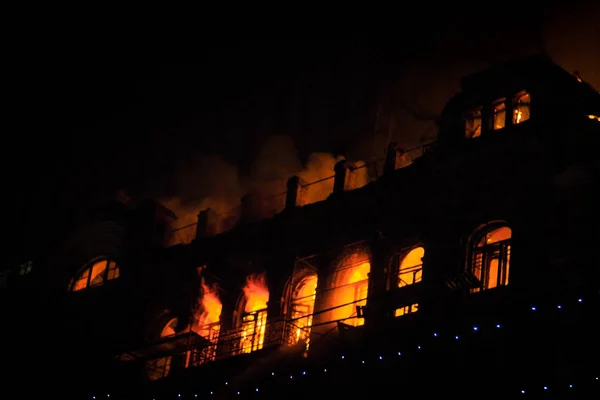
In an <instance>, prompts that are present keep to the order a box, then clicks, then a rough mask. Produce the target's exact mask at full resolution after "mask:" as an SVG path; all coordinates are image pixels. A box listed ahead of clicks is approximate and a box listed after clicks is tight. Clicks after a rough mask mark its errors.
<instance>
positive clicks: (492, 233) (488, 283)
mask: <svg viewBox="0 0 600 400" xmlns="http://www.w3.org/2000/svg"><path fill="white" fill-rule="evenodd" d="M511 234H512V232H511V229H510V228H509V227H508V226H503V225H499V224H490V225H487V226H486V227H484V228H482V229H480V230H479V231H477V232H476V233H475V235H474V236H473V237H472V240H471V242H470V246H471V249H470V269H471V272H472V273H473V275H474V276H475V278H477V280H478V281H479V287H476V288H474V289H473V290H472V291H473V292H479V291H480V290H486V289H493V288H495V287H498V286H505V285H507V284H508V274H509V269H510V241H511Z"/></svg>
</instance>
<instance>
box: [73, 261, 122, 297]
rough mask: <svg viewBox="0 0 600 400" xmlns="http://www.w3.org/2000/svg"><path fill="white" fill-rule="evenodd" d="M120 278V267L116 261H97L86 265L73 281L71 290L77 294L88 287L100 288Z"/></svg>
mask: <svg viewBox="0 0 600 400" xmlns="http://www.w3.org/2000/svg"><path fill="white" fill-rule="evenodd" d="M118 277H119V265H118V264H117V263H116V262H115V261H114V260H110V259H106V258H102V259H96V260H94V261H92V262H90V263H89V264H88V265H86V267H85V268H84V269H83V270H82V271H81V272H79V275H77V277H75V279H73V280H72V281H71V285H70V290H71V291H73V292H75V291H78V290H82V289H85V288H88V287H94V286H100V285H103V284H104V283H106V282H107V281H110V280H113V279H117V278H118Z"/></svg>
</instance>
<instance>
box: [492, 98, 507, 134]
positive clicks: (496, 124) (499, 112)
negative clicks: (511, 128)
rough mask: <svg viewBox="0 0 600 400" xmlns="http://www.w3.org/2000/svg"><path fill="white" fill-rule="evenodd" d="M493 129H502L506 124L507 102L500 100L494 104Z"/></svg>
mask: <svg viewBox="0 0 600 400" xmlns="http://www.w3.org/2000/svg"><path fill="white" fill-rule="evenodd" d="M492 113H493V114H492V129H493V130H495V131H496V130H498V129H502V128H504V126H505V123H506V101H505V99H500V100H497V101H495V102H494V104H493V107H492Z"/></svg>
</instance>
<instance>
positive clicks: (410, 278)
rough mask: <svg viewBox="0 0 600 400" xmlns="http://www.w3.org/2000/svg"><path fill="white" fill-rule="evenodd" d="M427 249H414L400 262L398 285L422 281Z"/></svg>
mask: <svg viewBox="0 0 600 400" xmlns="http://www.w3.org/2000/svg"><path fill="white" fill-rule="evenodd" d="M424 256H425V249H424V248H423V247H417V248H414V249H412V250H411V251H410V252H409V253H408V254H407V255H406V256H404V258H402V261H401V262H400V266H399V267H398V287H402V286H407V285H412V284H413V283H417V282H421V277H422V275H423V257H424Z"/></svg>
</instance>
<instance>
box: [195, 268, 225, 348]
mask: <svg viewBox="0 0 600 400" xmlns="http://www.w3.org/2000/svg"><path fill="white" fill-rule="evenodd" d="M200 284H201V286H202V297H201V298H200V301H199V307H198V308H197V310H196V314H195V315H194V328H193V331H194V332H196V333H197V334H198V335H200V336H202V337H205V338H206V339H208V340H210V341H211V342H215V343H216V341H217V339H218V337H219V322H220V318H221V310H222V309H223V304H222V303H221V300H220V299H219V296H218V295H217V292H218V287H217V285H216V284H214V285H212V286H209V285H207V284H206V282H205V281H204V277H202V278H201V283H200Z"/></svg>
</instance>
